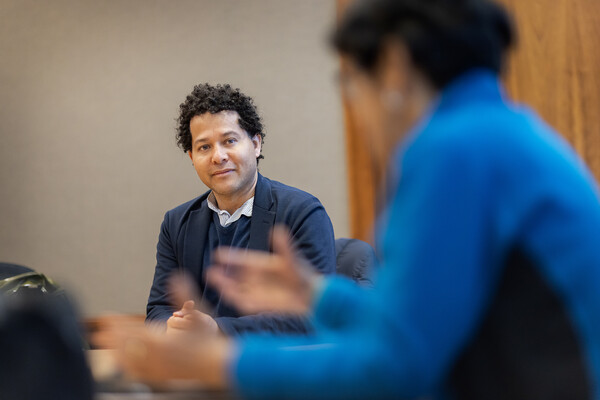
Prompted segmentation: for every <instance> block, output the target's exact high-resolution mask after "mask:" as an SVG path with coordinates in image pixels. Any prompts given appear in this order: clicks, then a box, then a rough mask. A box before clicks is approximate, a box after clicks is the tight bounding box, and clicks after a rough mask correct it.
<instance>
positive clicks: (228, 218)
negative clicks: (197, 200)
mask: <svg viewBox="0 0 600 400" xmlns="http://www.w3.org/2000/svg"><path fill="white" fill-rule="evenodd" d="M216 202H217V201H216V199H215V194H214V193H213V192H210V194H209V195H208V197H207V198H206V203H207V205H208V208H210V209H211V210H213V211H214V212H215V213H217V216H218V217H219V223H220V224H221V226H223V227H226V226H229V225H231V224H233V223H234V222H236V221H237V220H238V219H240V218H241V217H242V215H245V216H246V217H248V218H250V217H252V207H253V206H254V196H252V197H250V198H249V199H248V200H246V202H245V203H244V204H242V205H241V206H240V208H238V209H237V210H235V211H234V212H233V214H229V212H227V211H226V210H221V209H220V208H218V207H217V206H216V204H215V203H216Z"/></svg>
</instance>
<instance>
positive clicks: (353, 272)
mask: <svg viewBox="0 0 600 400" xmlns="http://www.w3.org/2000/svg"><path fill="white" fill-rule="evenodd" d="M335 254H336V264H337V265H336V271H337V273H338V274H341V275H345V276H347V277H349V278H352V279H353V280H354V281H355V282H356V283H358V284H359V285H361V286H367V287H371V286H373V281H372V279H371V274H372V272H373V269H374V268H375V266H376V265H377V257H376V256H375V251H374V250H373V247H371V245H370V244H369V243H367V242H363V241H362V240H359V239H348V238H340V239H336V240H335Z"/></svg>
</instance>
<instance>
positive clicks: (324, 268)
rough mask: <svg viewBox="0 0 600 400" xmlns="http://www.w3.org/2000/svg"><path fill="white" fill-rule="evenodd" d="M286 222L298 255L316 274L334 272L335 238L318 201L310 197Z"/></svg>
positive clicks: (327, 218) (323, 209) (325, 213)
mask: <svg viewBox="0 0 600 400" xmlns="http://www.w3.org/2000/svg"><path fill="white" fill-rule="evenodd" d="M298 210H299V212H298V213H294V218H291V219H289V221H286V225H288V227H289V229H290V231H291V233H292V241H293V243H294V245H295V246H296V250H297V251H298V253H299V254H300V255H301V256H302V257H304V258H305V259H306V260H307V261H308V262H309V263H310V264H311V265H312V266H313V267H314V268H315V269H316V270H317V271H318V272H321V273H323V274H333V273H334V272H335V265H336V262H335V236H334V233H333V226H332V224H331V220H330V219H329V215H327V212H326V211H325V208H324V207H323V205H322V204H321V202H320V201H319V200H317V199H316V198H315V197H311V198H309V199H308V200H306V201H304V202H302V203H301V204H300V205H299V206H298Z"/></svg>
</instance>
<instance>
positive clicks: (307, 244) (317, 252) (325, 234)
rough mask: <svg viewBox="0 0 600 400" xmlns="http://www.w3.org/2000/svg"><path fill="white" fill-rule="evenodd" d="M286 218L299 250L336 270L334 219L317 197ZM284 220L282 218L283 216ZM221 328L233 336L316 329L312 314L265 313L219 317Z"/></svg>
mask: <svg viewBox="0 0 600 400" xmlns="http://www.w3.org/2000/svg"><path fill="white" fill-rule="evenodd" d="M287 217H288V218H284V219H282V221H284V222H280V223H284V224H285V225H287V226H288V228H289V229H290V231H291V233H292V237H293V242H294V245H295V246H296V250H297V251H298V252H299V253H300V255H301V256H302V257H304V258H305V259H306V260H308V262H309V263H310V264H311V265H312V266H313V267H314V268H315V269H316V270H317V271H319V272H320V273H323V274H330V273H334V272H335V238H334V233H333V226H332V224H331V220H330V219H329V216H328V215H327V212H326V211H325V208H324V207H323V205H322V204H321V203H320V202H319V200H317V199H316V198H314V197H310V198H309V199H308V200H307V201H304V202H301V203H298V204H296V205H295V207H294V209H293V210H292V212H290V214H289V215H287ZM280 221H281V220H280ZM215 320H216V321H217V324H218V325H219V328H220V329H221V331H222V332H223V333H225V334H227V335H230V336H236V335H239V334H243V333H252V332H270V333H275V334H277V333H295V334H307V333H311V332H312V331H313V328H312V324H311V323H310V321H309V319H308V318H305V317H303V316H296V315H282V314H276V313H261V314H257V315H248V316H244V317H238V318H231V317H220V318H215Z"/></svg>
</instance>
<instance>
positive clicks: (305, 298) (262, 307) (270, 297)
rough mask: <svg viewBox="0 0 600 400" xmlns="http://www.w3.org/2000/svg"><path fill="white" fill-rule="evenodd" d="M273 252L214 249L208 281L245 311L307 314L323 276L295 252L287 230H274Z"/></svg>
mask: <svg viewBox="0 0 600 400" xmlns="http://www.w3.org/2000/svg"><path fill="white" fill-rule="evenodd" d="M272 240H273V254H270V253H266V252H260V251H245V250H239V249H234V248H222V249H217V251H216V252H215V253H214V260H215V265H214V266H212V267H211V268H209V269H208V271H207V273H206V277H207V280H208V282H209V283H210V284H212V285H213V286H215V287H216V288H217V289H218V290H219V291H220V292H221V294H222V295H223V297H224V298H226V299H227V301H229V302H230V303H232V304H233V305H235V306H236V307H237V308H238V309H239V310H240V311H242V312H244V313H257V312H261V311H278V312H293V313H301V314H303V313H306V312H308V310H309V309H310V307H311V304H312V298H313V295H314V292H315V291H316V287H317V286H318V285H319V284H320V282H321V281H322V276H321V275H320V274H318V273H316V272H314V269H313V268H311V267H310V265H308V264H307V262H306V261H304V260H302V259H301V258H299V257H297V256H296V255H295V254H294V250H293V247H292V244H291V242H290V235H289V233H288V231H287V229H285V228H282V227H276V228H275V229H274V230H273V236H272Z"/></svg>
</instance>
